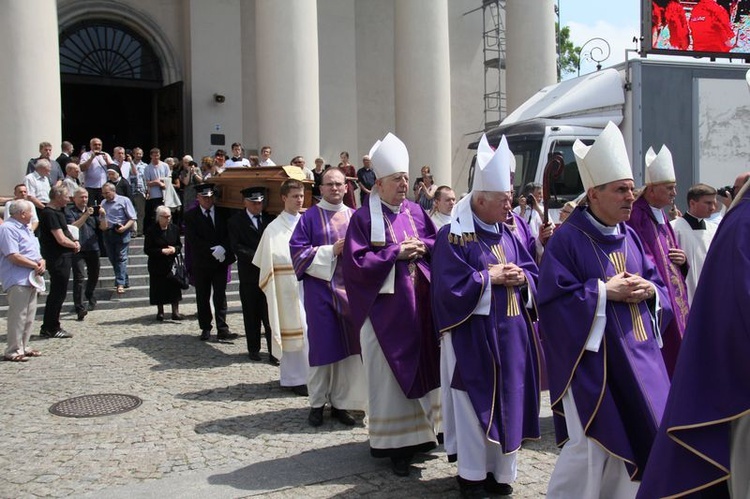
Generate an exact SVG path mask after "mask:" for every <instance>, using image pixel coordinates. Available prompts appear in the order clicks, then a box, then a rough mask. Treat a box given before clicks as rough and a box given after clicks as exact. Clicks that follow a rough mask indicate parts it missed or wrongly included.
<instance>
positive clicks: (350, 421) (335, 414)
mask: <svg viewBox="0 0 750 499" xmlns="http://www.w3.org/2000/svg"><path fill="white" fill-rule="evenodd" d="M331 417H332V418H336V419H338V420H339V423H341V424H343V425H346V426H354V425H355V424H357V421H356V420H355V419H354V418H353V417H352V415H351V414H349V411H345V410H344V409H336V408H335V407H331Z"/></svg>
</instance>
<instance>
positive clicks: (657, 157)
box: [646, 145, 677, 184]
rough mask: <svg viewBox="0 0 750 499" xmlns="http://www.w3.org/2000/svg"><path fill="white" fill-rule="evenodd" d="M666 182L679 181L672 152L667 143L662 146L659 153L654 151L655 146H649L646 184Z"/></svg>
mask: <svg viewBox="0 0 750 499" xmlns="http://www.w3.org/2000/svg"><path fill="white" fill-rule="evenodd" d="M665 182H677V177H676V176H675V174H674V163H673V162H672V153H671V151H670V150H669V148H668V147H667V146H665V145H664V146H661V151H659V154H656V153H655V152H654V148H653V147H649V148H648V151H646V184H663V183H665Z"/></svg>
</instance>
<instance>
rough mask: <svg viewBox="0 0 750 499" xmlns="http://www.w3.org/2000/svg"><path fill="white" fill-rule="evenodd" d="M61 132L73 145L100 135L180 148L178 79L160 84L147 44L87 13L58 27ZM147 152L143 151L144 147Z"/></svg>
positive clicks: (127, 143) (111, 140)
mask: <svg viewBox="0 0 750 499" xmlns="http://www.w3.org/2000/svg"><path fill="white" fill-rule="evenodd" d="M60 73H61V75H60V79H61V90H62V112H63V115H62V132H63V138H64V139H65V140H69V141H70V142H72V143H73V144H74V145H75V147H76V150H77V152H78V150H79V149H78V148H81V147H84V146H85V147H87V148H88V142H89V139H90V138H91V137H100V138H101V139H102V140H103V141H104V146H105V149H107V150H109V151H111V150H112V148H113V147H115V146H118V145H121V146H124V147H126V148H132V147H135V146H140V147H142V148H143V149H144V150H145V151H148V149H150V148H151V147H153V146H158V147H160V148H161V149H162V151H163V152H162V155H163V156H166V155H172V154H179V153H181V152H182V151H183V149H184V142H183V132H182V130H183V113H182V82H178V83H174V84H172V85H168V86H166V87H165V86H163V78H162V73H161V65H160V61H159V59H158V57H157V56H156V54H155V52H154V50H153V49H152V47H151V45H150V44H149V43H148V42H147V41H146V40H145V39H144V38H143V37H141V36H140V35H139V34H137V33H136V32H135V31H133V30H132V29H130V28H128V27H126V26H123V25H120V24H118V23H116V22H114V21H111V20H102V19H87V20H85V21H82V22H79V23H76V24H73V25H71V26H69V27H68V28H66V29H64V30H63V31H62V32H61V33H60ZM146 157H148V152H146Z"/></svg>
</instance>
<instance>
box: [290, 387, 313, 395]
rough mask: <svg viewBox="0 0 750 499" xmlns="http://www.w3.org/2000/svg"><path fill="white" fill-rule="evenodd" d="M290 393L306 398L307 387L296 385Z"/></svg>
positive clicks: (307, 393)
mask: <svg viewBox="0 0 750 499" xmlns="http://www.w3.org/2000/svg"><path fill="white" fill-rule="evenodd" d="M292 392H294V394H295V395H299V396H300V397H307V396H308V395H310V393H309V392H308V391H307V385H298V386H293V387H292Z"/></svg>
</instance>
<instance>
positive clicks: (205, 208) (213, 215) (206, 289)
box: [184, 184, 237, 341]
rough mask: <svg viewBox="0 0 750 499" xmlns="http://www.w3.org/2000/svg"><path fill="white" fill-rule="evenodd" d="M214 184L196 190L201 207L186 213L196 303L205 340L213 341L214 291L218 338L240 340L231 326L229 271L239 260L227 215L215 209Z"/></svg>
mask: <svg viewBox="0 0 750 499" xmlns="http://www.w3.org/2000/svg"><path fill="white" fill-rule="evenodd" d="M213 188H214V185H213V184H201V185H199V186H197V187H196V190H197V194H198V196H197V198H198V204H199V206H197V207H196V208H194V209H192V210H190V211H188V212H187V213H185V216H184V219H185V241H186V243H187V244H188V245H190V251H191V256H192V258H191V262H190V272H191V274H192V275H193V278H194V279H195V301H196V302H197V305H198V324H199V326H200V328H201V341H207V340H209V339H210V338H211V328H212V324H211V322H212V320H213V316H212V314H211V304H210V300H211V291H212V290H213V302H214V311H215V312H216V329H217V330H218V334H217V335H216V336H217V338H218V339H219V340H231V339H234V338H236V337H237V335H236V334H234V333H232V332H230V331H229V326H227V320H226V319H227V293H226V291H227V272H228V269H229V266H230V265H231V264H232V263H233V262H234V260H235V257H234V253H232V250H231V248H230V247H229V232H228V230H227V216H228V215H227V212H226V211H225V210H222V209H221V208H218V207H216V206H214V198H213V195H214V190H213Z"/></svg>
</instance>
